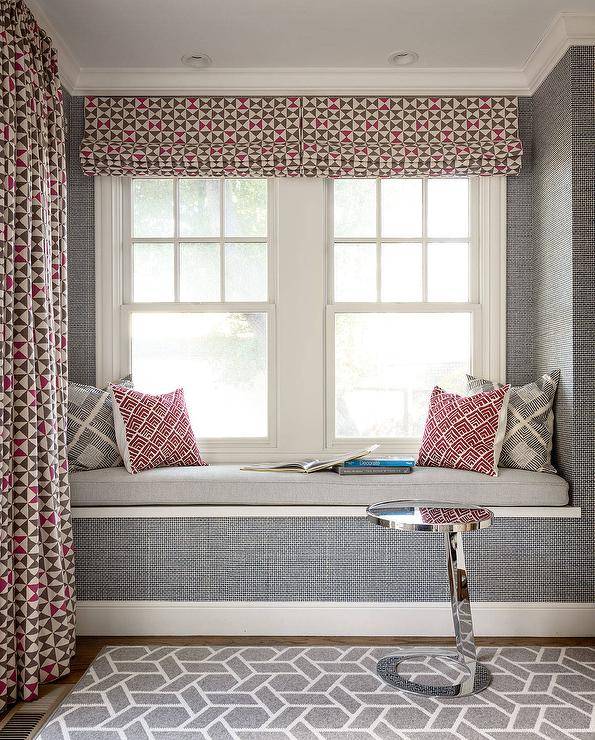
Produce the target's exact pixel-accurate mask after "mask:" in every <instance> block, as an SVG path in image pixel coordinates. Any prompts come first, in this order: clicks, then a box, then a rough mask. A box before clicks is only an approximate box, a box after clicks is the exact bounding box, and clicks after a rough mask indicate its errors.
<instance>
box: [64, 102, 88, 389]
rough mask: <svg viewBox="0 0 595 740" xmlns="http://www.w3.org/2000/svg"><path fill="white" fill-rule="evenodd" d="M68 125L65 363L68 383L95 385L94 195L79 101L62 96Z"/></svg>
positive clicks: (82, 113)
mask: <svg viewBox="0 0 595 740" xmlns="http://www.w3.org/2000/svg"><path fill="white" fill-rule="evenodd" d="M64 107H65V113H66V120H67V125H68V130H67V138H66V146H67V172H66V174H67V177H68V200H67V208H68V317H69V318H68V364H69V376H70V379H71V380H74V381H76V382H78V383H87V384H90V385H95V196H94V182H93V178H92V177H87V176H86V175H83V172H82V169H81V165H80V159H79V149H80V146H81V141H82V138H83V133H84V128H85V120H84V111H83V98H82V97H80V96H70V95H68V93H66V94H65V95H64Z"/></svg>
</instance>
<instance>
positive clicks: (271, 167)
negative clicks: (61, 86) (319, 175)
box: [81, 97, 301, 177]
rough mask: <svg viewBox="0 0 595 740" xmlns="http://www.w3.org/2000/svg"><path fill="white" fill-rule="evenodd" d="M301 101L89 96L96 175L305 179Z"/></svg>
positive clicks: (89, 140) (88, 136) (91, 165)
mask: <svg viewBox="0 0 595 740" xmlns="http://www.w3.org/2000/svg"><path fill="white" fill-rule="evenodd" d="M300 122H301V103H300V99H299V97H293V98H291V97H266V98H265V97H248V98H245V97H242V98H240V97H204V98H199V97H180V98H177V97H176V98H161V97H125V98H112V97H88V98H85V136H84V139H83V142H82V145H81V162H82V167H83V171H84V172H85V173H86V174H88V175H165V176H171V175H189V176H190V175H192V176H201V177H222V176H224V175H227V176H230V177H242V176H243V177H271V176H288V175H299V174H300Z"/></svg>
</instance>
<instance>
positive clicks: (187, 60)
mask: <svg viewBox="0 0 595 740" xmlns="http://www.w3.org/2000/svg"><path fill="white" fill-rule="evenodd" d="M182 64H184V65H186V67H194V68H195V69H204V68H205V67H210V66H211V64H213V60H212V59H211V57H210V56H209V55H208V54H204V53H203V52H202V51H195V52H193V53H192V54H184V56H183V57H182Z"/></svg>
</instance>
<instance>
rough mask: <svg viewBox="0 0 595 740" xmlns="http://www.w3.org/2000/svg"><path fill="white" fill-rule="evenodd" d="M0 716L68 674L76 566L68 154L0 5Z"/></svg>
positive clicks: (43, 68) (55, 100)
mask: <svg viewBox="0 0 595 740" xmlns="http://www.w3.org/2000/svg"><path fill="white" fill-rule="evenodd" d="M0 69H1V72H0V75H1V77H2V90H3V103H4V108H5V117H4V125H3V137H2V143H0V147H1V148H2V163H3V171H2V186H3V187H2V196H1V197H2V208H1V209H0V233H2V240H3V263H2V267H3V275H2V289H1V290H2V300H1V301H0V304H1V306H0V311H1V316H0V325H1V327H2V329H1V335H0V342H1V349H0V357H1V358H2V389H3V398H2V416H1V420H2V434H1V435H0V444H1V446H2V456H1V461H0V465H1V474H0V480H1V492H0V534H1V535H2V536H0V713H1V711H2V709H3V708H4V707H5V706H6V705H7V704H10V703H12V702H14V701H16V700H17V699H19V698H21V699H25V700H32V699H35V698H37V695H38V690H39V685H40V684H41V683H43V682H45V681H52V680H55V679H57V678H59V677H60V676H62V675H64V674H66V673H68V671H69V664H70V658H71V657H72V655H73V654H74V560H73V543H72V527H71V515H70V496H69V488H68V463H67V457H66V396H67V382H66V379H67V343H66V157H65V141H64V129H65V127H64V117H63V115H64V114H63V103H62V92H61V87H60V81H59V79H58V76H57V62H56V55H55V52H54V50H53V49H52V47H51V44H50V40H49V39H48V37H47V36H46V34H45V33H44V32H43V31H41V30H40V29H39V27H38V26H37V24H36V22H35V19H34V18H33V16H32V15H31V13H30V12H29V11H28V10H27V8H26V7H25V5H24V4H23V3H20V2H19V3H9V4H8V6H6V4H3V6H2V14H1V17H0Z"/></svg>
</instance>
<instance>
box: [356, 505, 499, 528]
mask: <svg viewBox="0 0 595 740" xmlns="http://www.w3.org/2000/svg"><path fill="white" fill-rule="evenodd" d="M366 513H367V515H368V518H369V519H371V520H372V521H373V522H375V523H376V524H379V525H380V526H381V527H389V528H390V529H406V530H409V531H413V532H471V531H472V530H474V529H484V528H485V527H489V526H490V524H491V523H492V521H493V520H494V515H493V514H492V512H491V511H490V510H489V509H484V508H483V507H481V506H461V505H460V504H450V503H436V502H435V501H384V502H382V503H378V504H372V505H371V506H368V508H367V510H366Z"/></svg>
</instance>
